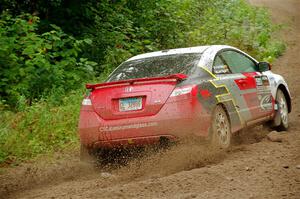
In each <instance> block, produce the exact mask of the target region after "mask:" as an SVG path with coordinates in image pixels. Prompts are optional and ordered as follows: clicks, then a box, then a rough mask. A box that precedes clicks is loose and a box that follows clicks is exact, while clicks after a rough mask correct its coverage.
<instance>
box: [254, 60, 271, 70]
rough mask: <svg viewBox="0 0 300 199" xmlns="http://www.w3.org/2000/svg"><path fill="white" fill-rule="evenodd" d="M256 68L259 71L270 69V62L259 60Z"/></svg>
mask: <svg viewBox="0 0 300 199" xmlns="http://www.w3.org/2000/svg"><path fill="white" fill-rule="evenodd" d="M257 68H258V71H259V72H265V71H268V70H271V64H269V63H268V62H259V63H258V64H257Z"/></svg>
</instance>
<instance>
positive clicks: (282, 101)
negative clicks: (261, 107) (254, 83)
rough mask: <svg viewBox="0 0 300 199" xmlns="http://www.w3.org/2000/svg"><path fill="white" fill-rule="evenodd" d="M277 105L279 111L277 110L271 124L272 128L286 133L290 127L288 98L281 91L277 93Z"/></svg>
mask: <svg viewBox="0 0 300 199" xmlns="http://www.w3.org/2000/svg"><path fill="white" fill-rule="evenodd" d="M275 103H276V104H277V107H278V109H277V110H276V113H275V117H274V119H273V120H272V122H271V124H272V126H271V127H272V128H273V129H275V130H277V131H286V130H287V129H288V127H289V116H288V113H289V111H288V105H287V101H286V97H285V95H284V93H283V92H282V90H280V89H279V90H278V91H277V93H276V99H275Z"/></svg>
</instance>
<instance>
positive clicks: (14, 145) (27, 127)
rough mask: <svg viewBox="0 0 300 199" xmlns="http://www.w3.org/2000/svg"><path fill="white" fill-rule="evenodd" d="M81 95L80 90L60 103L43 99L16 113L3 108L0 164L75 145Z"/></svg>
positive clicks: (1, 115) (17, 161)
mask: <svg viewBox="0 0 300 199" xmlns="http://www.w3.org/2000/svg"><path fill="white" fill-rule="evenodd" d="M82 97H83V91H82V90H78V91H75V92H71V93H70V94H69V95H67V96H65V97H63V98H62V99H61V100H60V105H58V106H57V105H53V104H52V103H51V102H49V101H51V100H48V101H46V100H41V101H39V102H36V103H34V104H33V105H32V106H26V107H23V110H21V111H18V112H16V113H15V112H11V111H7V110H6V111H4V110H2V111H1V112H0V121H1V122H0V165H1V164H2V165H9V164H12V165H17V164H19V163H20V162H22V161H25V160H28V159H31V158H33V157H36V156H37V155H38V154H41V153H49V152H50V153H51V152H57V151H61V150H64V149H66V148H70V147H76V145H77V144H78V136H77V121H78V116H79V110H80V104H81V100H82ZM52 100H53V99H52Z"/></svg>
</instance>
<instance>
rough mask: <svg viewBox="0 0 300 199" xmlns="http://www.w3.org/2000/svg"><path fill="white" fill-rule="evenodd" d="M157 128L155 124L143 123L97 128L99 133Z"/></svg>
mask: <svg viewBox="0 0 300 199" xmlns="http://www.w3.org/2000/svg"><path fill="white" fill-rule="evenodd" d="M152 126H158V123H157V122H145V123H136V124H128V125H122V126H101V127H100V128H99V131H100V132H104V131H106V132H111V131H120V130H127V129H140V128H146V127H152Z"/></svg>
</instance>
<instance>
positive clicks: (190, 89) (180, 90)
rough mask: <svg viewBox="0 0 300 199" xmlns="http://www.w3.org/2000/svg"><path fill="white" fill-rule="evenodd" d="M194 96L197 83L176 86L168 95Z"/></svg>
mask: <svg viewBox="0 0 300 199" xmlns="http://www.w3.org/2000/svg"><path fill="white" fill-rule="evenodd" d="M184 95H185V96H190V95H191V96H196V95H197V85H188V86H182V87H177V88H175V89H174V90H173V92H172V93H171V95H170V97H177V96H184Z"/></svg>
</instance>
